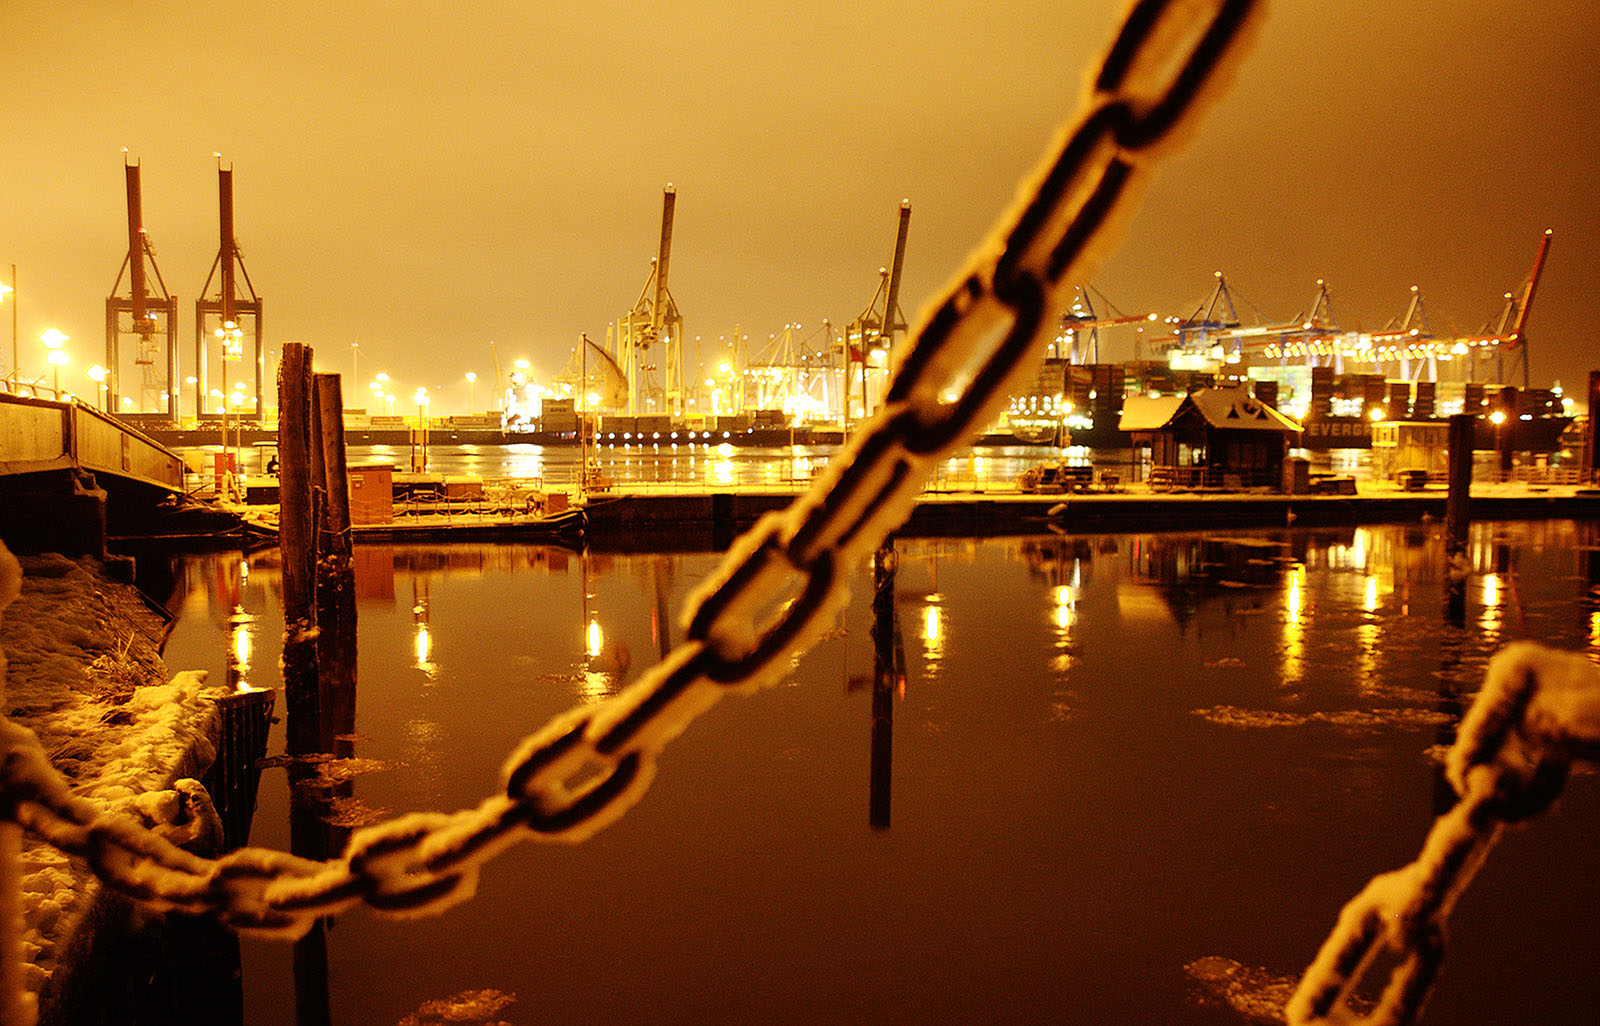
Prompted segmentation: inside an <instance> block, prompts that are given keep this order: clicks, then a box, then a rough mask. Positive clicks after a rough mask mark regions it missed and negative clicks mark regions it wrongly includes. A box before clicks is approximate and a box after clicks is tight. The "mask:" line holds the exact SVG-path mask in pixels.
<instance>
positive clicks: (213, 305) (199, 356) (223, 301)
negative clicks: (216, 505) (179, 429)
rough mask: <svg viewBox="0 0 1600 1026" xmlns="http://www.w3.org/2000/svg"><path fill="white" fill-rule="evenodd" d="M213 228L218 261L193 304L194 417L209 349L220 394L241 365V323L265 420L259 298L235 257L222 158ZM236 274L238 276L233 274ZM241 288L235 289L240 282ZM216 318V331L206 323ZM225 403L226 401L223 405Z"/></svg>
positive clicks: (204, 390) (229, 187)
mask: <svg viewBox="0 0 1600 1026" xmlns="http://www.w3.org/2000/svg"><path fill="white" fill-rule="evenodd" d="M216 156H217V209H218V216H217V224H218V227H219V229H220V233H219V238H220V241H219V244H218V247H217V258H216V259H215V260H213V261H212V262H211V272H210V273H209V274H207V275H206V283H205V285H204V286H202V287H201V289H200V298H199V299H197V300H195V304H194V363H195V373H194V376H195V386H194V390H195V411H196V414H197V415H203V414H204V412H205V401H206V396H207V395H209V394H210V388H209V378H210V375H211V362H210V355H211V350H212V343H213V342H215V344H216V348H217V356H218V364H217V376H218V377H219V378H220V379H221V386H222V391H223V392H224V393H226V392H227V391H228V381H227V378H228V366H229V364H235V365H240V364H243V363H244V362H245V360H244V336H245V334H246V330H245V322H246V321H247V320H248V324H249V328H250V330H249V334H250V335H251V337H252V338H253V340H254V342H255V345H254V348H253V349H252V351H251V366H250V374H249V378H250V381H251V382H252V384H253V388H254V394H255V407H254V409H255V415H256V416H257V417H261V418H264V417H265V407H264V406H263V405H262V401H261V379H262V378H263V377H265V370H266V365H265V358H264V356H263V354H262V348H261V297H260V296H258V295H256V290H255V286H254V285H252V284H251V282H250V272H249V271H246V270H245V267H244V254H243V253H241V252H239V240H238V239H237V238H236V237H235V235H234V231H233V167H232V165H230V166H228V167H223V166H222V154H220V153H219V154H217V155H216ZM236 272H237V273H236ZM241 279H242V280H243V283H244V288H243V290H242V291H241V290H240V288H239V282H240V280H241ZM213 280H215V281H216V282H217V292H216V294H215V295H214V296H212V295H211V294H210V293H211V283H212V281H213ZM212 318H214V319H215V320H214V323H215V325H216V326H215V327H214V328H213V327H209V325H208V321H210V320H211V319H212ZM240 369H241V370H242V369H243V368H242V367H241V368H240ZM227 401H228V400H226V399H224V400H223V402H224V403H226V402H227Z"/></svg>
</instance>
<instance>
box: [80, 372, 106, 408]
mask: <svg viewBox="0 0 1600 1026" xmlns="http://www.w3.org/2000/svg"><path fill="white" fill-rule="evenodd" d="M85 373H87V374H88V375H89V377H90V379H91V380H93V381H94V383H95V384H96V385H98V386H100V387H99V388H98V389H96V392H97V394H96V396H95V406H96V407H97V408H99V409H100V410H104V409H105V408H106V389H107V388H108V387H109V386H108V385H107V384H106V378H108V377H110V375H111V372H110V371H109V370H107V369H106V368H104V367H102V366H100V365H99V364H98V363H97V364H95V365H94V366H93V367H90V368H89V369H88V370H87V371H86V372H85Z"/></svg>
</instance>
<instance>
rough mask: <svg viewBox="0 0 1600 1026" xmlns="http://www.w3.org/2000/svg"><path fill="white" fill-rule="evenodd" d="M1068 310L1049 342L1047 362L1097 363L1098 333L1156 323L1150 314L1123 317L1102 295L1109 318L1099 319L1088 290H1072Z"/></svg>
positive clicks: (1098, 358) (1099, 316)
mask: <svg viewBox="0 0 1600 1026" xmlns="http://www.w3.org/2000/svg"><path fill="white" fill-rule="evenodd" d="M1076 290H1077V291H1076V292H1075V293H1074V295H1073V297H1072V306H1070V307H1069V308H1068V309H1067V312H1066V313H1064V314H1062V315H1061V328H1060V330H1059V331H1057V332H1056V335H1055V337H1054V338H1053V339H1051V341H1050V358H1051V359H1057V360H1059V359H1063V358H1064V359H1066V360H1067V362H1069V363H1099V362H1100V329H1101V328H1109V327H1114V326H1116V325H1119V324H1147V323H1149V322H1151V321H1154V320H1155V319H1156V315H1155V314H1153V313H1148V314H1133V315H1125V314H1123V313H1122V312H1121V311H1119V310H1118V309H1117V308H1116V305H1115V304H1113V303H1112V302H1111V300H1109V299H1106V297H1105V296H1104V295H1103V294H1102V295H1100V299H1101V301H1102V302H1103V303H1105V305H1106V308H1107V310H1108V312H1109V314H1110V316H1104V317H1103V316H1101V315H1100V313H1099V312H1098V311H1096V310H1095V308H1094V301H1093V300H1092V299H1091V298H1090V296H1089V291H1090V287H1089V286H1087V285H1078V286H1076Z"/></svg>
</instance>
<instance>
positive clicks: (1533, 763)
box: [1286, 642, 1600, 1026]
mask: <svg viewBox="0 0 1600 1026" xmlns="http://www.w3.org/2000/svg"><path fill="white" fill-rule="evenodd" d="M1575 759H1583V760H1587V761H1589V762H1595V763H1600V669H1596V668H1595V666H1594V664H1593V663H1591V662H1590V661H1589V660H1588V659H1586V658H1585V657H1583V656H1581V655H1576V654H1573V653H1567V652H1554V651H1551V650H1549V649H1545V648H1541V647H1540V646H1538V645H1534V644H1531V643H1529V642H1519V643H1517V644H1514V645H1509V646H1507V647H1506V648H1505V649H1503V650H1502V651H1501V652H1500V653H1499V654H1497V655H1496V656H1495V657H1494V659H1493V660H1492V661H1491V662H1490V663H1489V671H1488V674H1487V676H1486V677H1485V679H1484V685H1483V690H1482V691H1481V692H1479V693H1478V697H1477V699H1476V700H1475V701H1474V702H1473V704H1472V708H1471V709H1470V710H1468V712H1467V715H1466V717H1465V718H1464V719H1463V720H1462V722H1461V730H1460V732H1459V734H1458V735H1457V738H1456V743H1455V744H1454V745H1453V746H1452V747H1451V749H1450V754H1449V756H1448V758H1447V761H1446V763H1445V773H1446V775H1447V776H1448V777H1449V779H1450V783H1451V785H1452V786H1453V787H1454V788H1455V789H1456V793H1457V794H1458V795H1460V801H1458V802H1457V803H1456V805H1455V806H1454V807H1453V808H1452V809H1451V810H1450V811H1449V812H1447V813H1445V814H1444V815H1442V816H1440V817H1439V818H1438V819H1437V820H1436V821H1434V824H1433V828H1432V829H1431V830H1430V831H1429V832H1428V836H1427V839H1426V840H1424V842H1423V845H1422V852H1421V854H1420V855H1418V856H1417V860H1416V861H1415V862H1412V863H1411V864H1410V865H1408V866H1406V867H1404V868H1402V869H1397V870H1395V871H1393V872H1390V873H1384V874H1381V875H1379V876H1376V877H1374V878H1373V879H1372V881H1371V882H1370V883H1368V884H1367V886H1366V887H1365V888H1363V889H1362V891H1361V893H1359V894H1357V895H1356V896H1355V897H1354V898H1353V899H1351V901H1350V903H1349V904H1347V905H1345V907H1344V909H1343V910H1342V911H1341V912H1340V913H1339V920H1338V923H1337V924H1336V925H1335V926H1334V928H1333V932H1332V934H1330V935H1329V937H1328V939H1327V940H1326V941H1325V942H1324V943H1323V945H1322V950H1321V951H1319V952H1318V953H1317V957H1316V960H1315V961H1313V962H1312V963H1311V967H1310V968H1309V969H1307V970H1306V975H1305V977H1304V979H1302V980H1301V981H1300V986H1299V988H1298V989H1297V990H1296V991H1295V994H1294V997H1293V998H1292V999H1291V1000H1290V1002H1289V1005H1288V1008H1287V1009H1286V1011H1287V1014H1288V1019H1289V1022H1290V1024H1291V1026H1312V1024H1316V1023H1340V1024H1355V1023H1361V1024H1370V1026H1390V1024H1399V1023H1409V1022H1412V1021H1413V1020H1414V1019H1415V1018H1416V1016H1417V1015H1418V1014H1419V1013H1420V1012H1421V1011H1422V1005H1423V1002H1425V1001H1426V1000H1427V997H1428V992H1429V990H1430V989H1431V988H1432V986H1433V979H1434V976H1435V975H1436V974H1437V973H1438V970H1439V963H1440V962H1441V961H1442V960H1443V958H1444V932H1445V931H1444V927H1445V920H1446V919H1448V918H1449V916H1450V910H1451V909H1452V908H1453V907H1454V906H1455V903H1456V899H1457V898H1459V897H1460V896H1461V893H1462V892H1463V891H1464V890H1466V888H1467V885H1468V884H1469V883H1471V882H1472V876H1473V874H1474V873H1476V872H1477V870H1478V867H1479V866H1480V865H1482V864H1483V860H1484V858H1485V857H1486V856H1487V855H1488V854H1489V849H1490V848H1492V847H1494V843H1495V841H1497V840H1498V839H1499V837H1500V832H1501V830H1502V828H1503V827H1504V825H1505V824H1507V823H1513V822H1516V821H1518V820H1521V819H1525V818H1527V817H1528V816H1531V815H1534V814H1536V813H1539V812H1542V811H1544V810H1545V809H1546V808H1548V807H1549V806H1550V803H1551V802H1553V801H1554V800H1555V799H1556V796H1557V795H1558V794H1560V792H1561V787H1562V785H1563V784H1564V783H1565V782H1566V779H1567V770H1568V768H1569V766H1570V765H1571V763H1572V761H1573V760H1575ZM1384 959H1387V960H1392V961H1394V962H1397V963H1398V964H1397V965H1396V966H1395V968H1394V970H1393V972H1392V973H1391V974H1390V976H1389V980H1388V982H1387V984H1386V985H1385V986H1384V989H1383V992H1382V995H1381V996H1380V998H1379V1000H1378V1004H1377V1006H1376V1007H1375V1008H1373V1009H1372V1011H1371V1012H1369V1013H1368V1014H1366V1015H1364V1016H1363V1015H1358V1014H1357V1013H1356V1012H1354V1011H1353V1010H1352V1009H1351V1008H1350V1003H1349V999H1350V997H1351V996H1352V995H1353V994H1354V993H1355V992H1356V988H1357V987H1358V986H1359V985H1360V984H1361V983H1362V981H1363V977H1364V976H1365V975H1367V973H1368V972H1369V970H1371V969H1372V968H1373V966H1374V965H1375V963H1376V962H1377V961H1379V960H1384Z"/></svg>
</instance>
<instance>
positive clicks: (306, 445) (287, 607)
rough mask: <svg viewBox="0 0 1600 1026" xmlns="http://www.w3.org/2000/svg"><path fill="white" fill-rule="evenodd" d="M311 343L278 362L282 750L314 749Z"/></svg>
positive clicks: (288, 348)
mask: <svg viewBox="0 0 1600 1026" xmlns="http://www.w3.org/2000/svg"><path fill="white" fill-rule="evenodd" d="M311 396H312V376H311V347H310V346H308V345H306V344H305V343H303V342H285V343H284V345H283V360H282V362H281V363H280V364H279V365H278V547H279V549H280V550H281V552H282V554H283V623H284V627H283V690H284V700H285V702H284V704H285V705H286V706H287V707H288V716H289V724H288V731H287V735H288V750H289V754H290V755H303V754H307V753H309V752H313V751H315V750H316V749H317V736H318V720H319V718H320V717H319V713H318V695H317V691H318V687H317V649H316V642H315V640H314V631H313V630H312V629H313V628H314V627H315V626H316V623H317V611H316V604H315V599H316V596H315V588H316V583H315V567H316V530H315V527H316V525H315V523H314V518H313V516H312V500H311V486H312V479H311Z"/></svg>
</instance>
